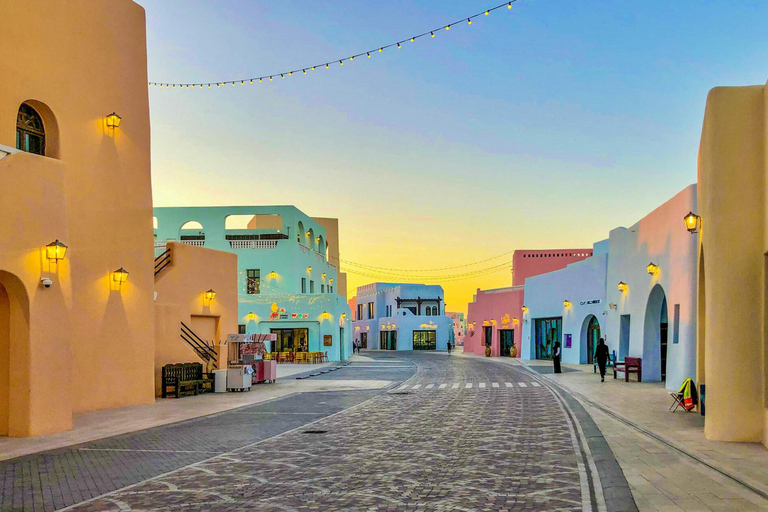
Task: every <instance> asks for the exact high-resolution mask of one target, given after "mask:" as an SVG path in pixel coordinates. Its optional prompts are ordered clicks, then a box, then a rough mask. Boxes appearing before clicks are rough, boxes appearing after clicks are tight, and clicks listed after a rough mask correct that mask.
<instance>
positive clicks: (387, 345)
mask: <svg viewBox="0 0 768 512" xmlns="http://www.w3.org/2000/svg"><path fill="white" fill-rule="evenodd" d="M379 349H380V350H397V331H381V332H379Z"/></svg>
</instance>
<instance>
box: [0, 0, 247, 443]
mask: <svg viewBox="0 0 768 512" xmlns="http://www.w3.org/2000/svg"><path fill="white" fill-rule="evenodd" d="M0 12H2V16H0V34H2V36H1V37H0V52H2V53H3V54H4V55H8V56H12V57H11V58H8V59H6V60H5V61H4V63H3V71H2V73H0V435H11V436H32V435H42V434H47V433H51V432H58V431H62V430H67V429H69V428H71V426H72V414H73V413H78V412H83V411H91V410H96V409H104V408H112V407H123V406H129V405H137V404H144V403H147V402H152V401H153V400H154V397H155V384H154V369H155V360H156V354H155V348H156V341H155V327H154V314H155V307H154V305H153V304H154V302H153V301H154V291H155V276H154V273H153V258H154V254H153V235H152V191H151V182H150V132H149V103H148V90H147V76H146V69H147V65H146V34H145V16H144V10H143V9H142V8H141V7H140V6H138V5H137V4H135V3H134V2H132V1H130V0H78V1H76V2H62V1H60V0H36V1H34V2H19V1H17V0H0ZM113 113H114V115H111V114H113ZM57 240H58V241H59V242H60V243H62V244H64V245H66V246H68V248H67V250H66V253H65V254H63V258H58V257H57V256H62V254H61V253H62V252H63V250H64V247H62V246H60V245H56V241H57ZM49 244H54V245H52V246H51V248H50V250H49V249H48V248H47V247H46V246H48V245H49ZM56 247H58V251H57V250H56ZM203 250H204V249H203ZM57 252H58V255H57V254H56V253H57ZM49 253H50V254H49ZM121 269H122V271H127V274H125V273H124V272H122V271H120V272H118V271H119V270H121ZM126 275H127V280H125V281H124V282H121V281H122V277H125V276H126ZM213 277H214V276H211V278H212V281H215V282H211V284H210V285H208V286H211V287H217V286H218V287H219V288H226V287H228V286H230V283H229V281H226V282H224V281H222V278H221V276H216V277H215V279H213ZM201 286H202V283H201ZM231 286H232V290H231V295H232V296H234V297H236V274H235V273H233V274H232V278H231ZM206 289H207V288H206ZM221 291H222V292H224V291H225V290H223V289H222V290H221ZM186 293H187V294H191V293H192V291H190V290H187V292H186ZM229 294H230V292H227V293H225V294H224V296H229ZM178 295H180V294H177V296H176V298H175V300H177V302H178V303H181V304H184V307H188V304H186V302H189V301H186V300H185V299H184V298H183V297H180V296H178ZM193 296H194V297H197V296H200V294H199V293H197V292H196V291H195V293H194V294H193ZM235 301H236V299H235ZM234 309H236V302H235V304H234ZM209 313H210V312H209ZM234 328H235V329H236V322H235V323H234ZM222 329H223V330H224V335H226V331H229V330H230V326H229V325H227V326H225V327H222ZM231 332H236V331H231ZM158 343H181V342H180V340H179V339H178V334H176V335H175V336H174V338H173V339H169V338H167V337H165V338H162V339H159V340H158ZM176 362H184V361H176Z"/></svg>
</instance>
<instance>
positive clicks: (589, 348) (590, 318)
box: [581, 315, 600, 364]
mask: <svg viewBox="0 0 768 512" xmlns="http://www.w3.org/2000/svg"><path fill="white" fill-rule="evenodd" d="M599 339H600V322H599V321H598V320H597V317H596V316H595V315H587V318H585V319H584V323H583V325H582V328H581V347H582V349H581V350H582V351H583V352H582V357H581V360H582V361H583V362H584V363H586V364H593V363H594V362H595V348H596V347H597V340H599Z"/></svg>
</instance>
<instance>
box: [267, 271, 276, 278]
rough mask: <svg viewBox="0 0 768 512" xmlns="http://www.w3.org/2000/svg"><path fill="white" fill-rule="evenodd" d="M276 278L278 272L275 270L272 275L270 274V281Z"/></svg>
mask: <svg viewBox="0 0 768 512" xmlns="http://www.w3.org/2000/svg"><path fill="white" fill-rule="evenodd" d="M276 277H277V272H275V271H274V270H273V271H272V272H270V273H269V278H270V279H274V278H276Z"/></svg>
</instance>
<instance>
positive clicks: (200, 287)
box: [155, 243, 238, 395]
mask: <svg viewBox="0 0 768 512" xmlns="http://www.w3.org/2000/svg"><path fill="white" fill-rule="evenodd" d="M167 247H168V248H169V249H170V250H171V265H170V266H169V267H167V268H166V269H165V270H163V271H162V272H161V273H160V274H158V276H157V282H156V284H155V290H156V291H157V300H156V303H155V392H156V394H157V395H160V391H161V389H160V372H161V370H162V367H163V366H164V365H166V364H172V363H189V362H201V363H204V361H202V360H201V359H200V358H199V357H198V356H197V354H196V353H195V352H194V351H193V350H192V348H191V347H190V346H189V345H187V343H185V342H184V341H183V340H182V339H181V338H180V323H181V322H184V323H185V324H186V325H187V326H189V327H190V328H191V329H193V330H194V331H195V332H196V333H197V334H198V335H199V336H201V337H202V338H203V339H205V340H209V339H210V338H211V337H215V340H213V341H214V342H215V345H216V349H217V351H218V355H219V360H218V367H219V368H220V369H223V368H226V367H227V350H226V347H225V346H224V347H220V346H218V342H219V341H221V340H226V337H227V335H228V334H235V333H237V301H238V296H237V255H236V254H234V253H229V252H223V251H215V250H212V249H205V248H203V247H194V246H191V245H185V244H182V243H169V244H168V246H167ZM209 289H213V290H215V291H216V298H215V299H214V300H213V301H211V302H208V301H206V300H205V299H204V297H203V294H204V293H205V292H206V291H207V290H209ZM206 323H208V324H210V325H211V326H213V325H215V329H214V332H213V333H212V334H211V335H208V334H207V333H206V332H205V329H204V328H205V327H207V326H206Z"/></svg>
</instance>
